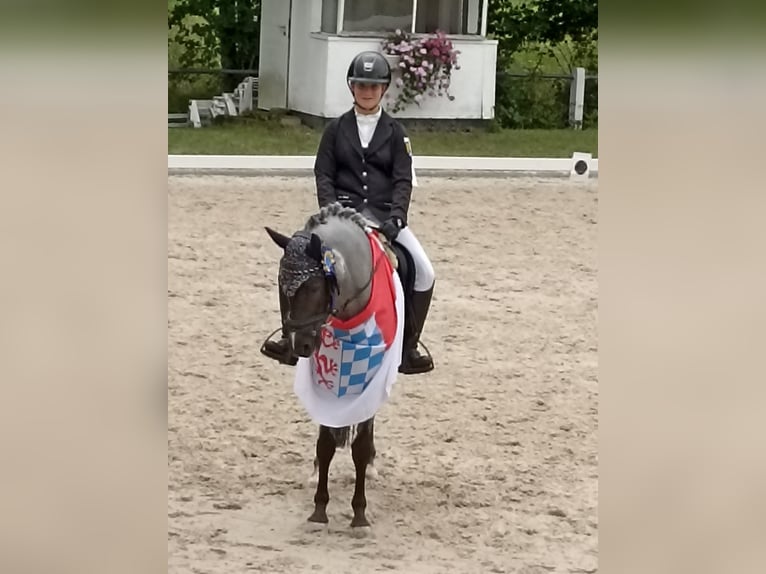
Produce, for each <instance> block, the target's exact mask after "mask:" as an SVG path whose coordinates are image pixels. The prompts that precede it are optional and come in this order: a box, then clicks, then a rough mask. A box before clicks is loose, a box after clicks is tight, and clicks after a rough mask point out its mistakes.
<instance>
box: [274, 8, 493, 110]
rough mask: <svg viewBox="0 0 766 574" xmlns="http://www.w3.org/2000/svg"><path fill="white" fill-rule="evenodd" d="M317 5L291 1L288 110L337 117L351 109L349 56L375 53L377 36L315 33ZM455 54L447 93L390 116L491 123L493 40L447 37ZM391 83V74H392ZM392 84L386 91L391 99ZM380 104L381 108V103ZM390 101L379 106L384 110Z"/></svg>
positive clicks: (318, 22)
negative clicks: (456, 51)
mask: <svg viewBox="0 0 766 574" xmlns="http://www.w3.org/2000/svg"><path fill="white" fill-rule="evenodd" d="M321 24H322V3H321V2H320V1H315V0H293V4H292V14H291V26H290V27H291V30H290V70H289V84H288V107H289V109H291V110H294V111H298V112H302V113H305V114H310V115H314V116H318V117H324V118H332V117H337V116H339V115H340V114H342V113H343V112H345V111H347V110H348V109H349V108H350V107H351V105H352V99H351V94H350V93H349V90H348V87H347V86H346V71H347V70H348V65H349V63H350V62H351V60H352V58H353V57H354V56H355V55H356V54H357V53H359V52H361V51H363V50H376V51H379V50H380V42H381V39H380V38H371V37H344V36H335V35H328V34H324V33H322V32H320V29H321ZM452 42H453V44H454V45H455V48H456V49H458V50H460V51H461V53H460V54H459V55H458V62H459V64H460V70H453V71H452V84H451V87H450V93H451V94H452V95H453V96H455V99H454V100H453V101H450V100H448V99H447V98H446V97H425V98H424V100H423V102H422V104H421V106H420V107H418V106H417V105H415V104H412V105H410V106H409V107H408V108H406V109H404V110H402V111H400V112H397V113H396V114H394V115H395V116H396V117H401V118H418V119H491V118H493V117H494V106H495V67H496V57H497V41H496V40H486V39H483V38H477V39H463V38H453V39H452ZM394 79H396V74H394ZM397 92H398V89H397V88H396V87H395V86H394V85H392V87H391V89H390V90H389V93H390V95H391V97H395V95H396V93H397ZM384 106H385V104H384ZM392 106H393V100H391V101H390V103H389V104H388V105H387V106H385V107H387V108H388V109H390V108H391V107H392Z"/></svg>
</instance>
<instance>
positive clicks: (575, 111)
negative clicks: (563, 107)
mask: <svg viewBox="0 0 766 574" xmlns="http://www.w3.org/2000/svg"><path fill="white" fill-rule="evenodd" d="M584 106H585V68H575V69H574V71H573V72H572V83H571V84H570V86H569V123H570V125H571V126H572V127H573V128H574V129H576V130H579V129H582V117H583V108H584Z"/></svg>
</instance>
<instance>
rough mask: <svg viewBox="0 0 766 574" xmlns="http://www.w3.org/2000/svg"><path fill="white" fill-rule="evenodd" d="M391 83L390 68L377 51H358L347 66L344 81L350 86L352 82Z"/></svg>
mask: <svg viewBox="0 0 766 574" xmlns="http://www.w3.org/2000/svg"><path fill="white" fill-rule="evenodd" d="M356 82H359V83H364V84H385V85H386V86H388V85H389V84H391V68H390V67H389V65H388V62H387V61H386V59H385V58H384V57H383V55H382V54H381V53H379V52H372V51H369V52H360V53H359V54H357V55H356V56H355V57H354V59H353V60H351V64H350V65H349V67H348V72H347V73H346V83H348V87H349V88H351V84H353V83H356Z"/></svg>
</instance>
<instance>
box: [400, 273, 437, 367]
mask: <svg viewBox="0 0 766 574" xmlns="http://www.w3.org/2000/svg"><path fill="white" fill-rule="evenodd" d="M433 292H434V288H433V286H432V287H431V289H429V290H428V291H415V292H413V294H412V316H411V317H408V318H407V319H408V320H406V321H405V322H404V347H403V349H402V364H401V365H400V366H399V372H400V373H402V374H405V375H415V374H418V373H427V372H428V371H431V370H433V368H434V362H433V360H432V359H431V357H430V356H428V355H421V354H420V351H418V341H420V335H421V333H422V332H423V326H424V325H425V322H426V317H427V316H428V308H429V307H430V306H431V296H432V295H433Z"/></svg>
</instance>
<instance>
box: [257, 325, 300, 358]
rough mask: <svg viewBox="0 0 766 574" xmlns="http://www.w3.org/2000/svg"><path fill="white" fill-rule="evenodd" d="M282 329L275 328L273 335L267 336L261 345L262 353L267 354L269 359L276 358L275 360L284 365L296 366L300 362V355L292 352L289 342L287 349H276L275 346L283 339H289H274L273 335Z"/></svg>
mask: <svg viewBox="0 0 766 574" xmlns="http://www.w3.org/2000/svg"><path fill="white" fill-rule="evenodd" d="M279 330H280V329H276V330H274V331H273V332H272V333H271V335H269V336H268V337H266V340H265V341H264V342H263V344H262V345H261V354H263V355H265V356H266V357H268V358H269V359H274V360H275V361H277V362H279V363H280V364H282V365H288V366H290V367H294V366H295V365H297V364H298V357H296V356H295V355H293V354H292V353H291V352H290V346H289V343H288V346H287V349H286V350H282V349H280V350H277V349H274V347H276V346H278V345H279V344H280V343H281V342H282V341H287V339H285V338H282V339H280V340H279V341H272V340H271V337H273V336H274V335H275V334H276V333H277V331H279Z"/></svg>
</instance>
